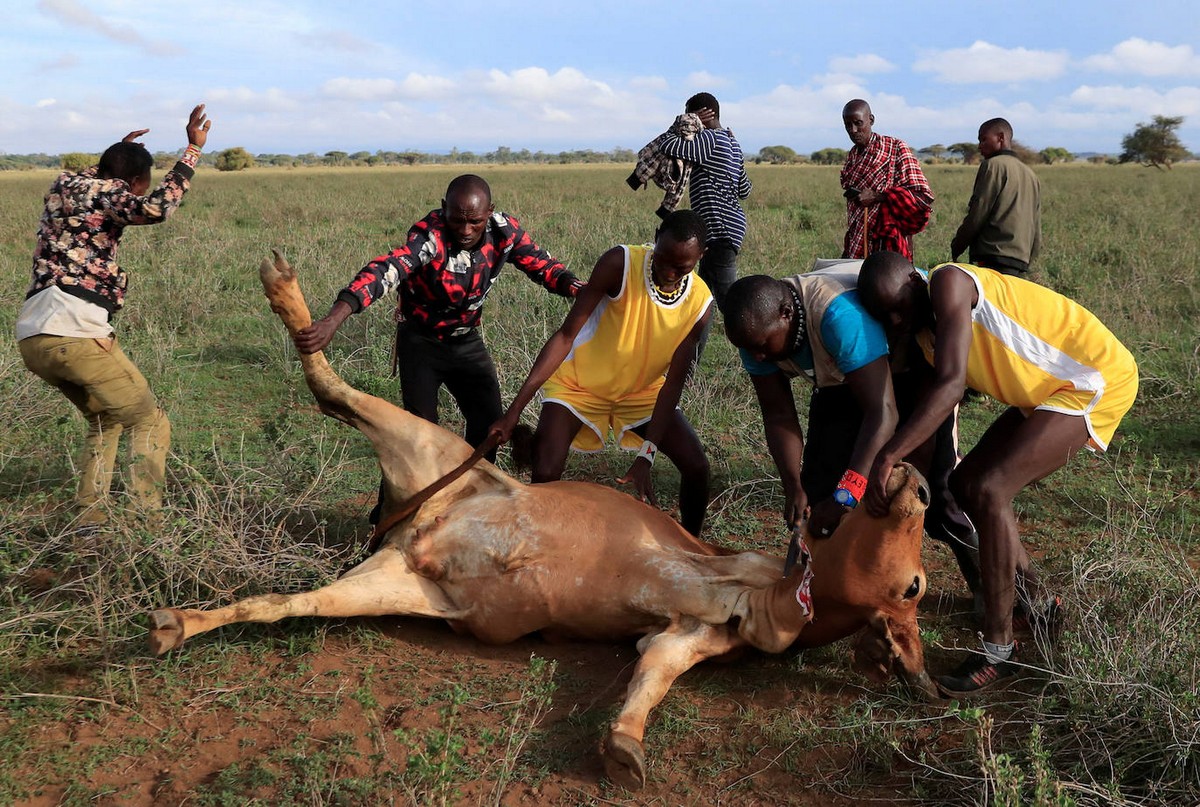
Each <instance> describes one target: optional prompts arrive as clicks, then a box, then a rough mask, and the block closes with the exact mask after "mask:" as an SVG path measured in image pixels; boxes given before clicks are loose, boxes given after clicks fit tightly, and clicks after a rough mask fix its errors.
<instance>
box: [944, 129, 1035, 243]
mask: <svg viewBox="0 0 1200 807" xmlns="http://www.w3.org/2000/svg"><path fill="white" fill-rule="evenodd" d="M1041 193H1042V191H1041V185H1040V183H1039V182H1038V178H1037V174H1035V173H1034V172H1033V169H1031V168H1030V167H1029V166H1028V165H1026V164H1025V163H1023V162H1021V161H1020V160H1019V159H1017V157H1016V155H1015V154H1013V152H1011V151H1009V150H1007V149H1006V150H1004V151H1000V152H997V153H996V154H993V155H992V156H991V157H989V158H988V159H986V160H984V161H983V164H982V165H980V166H979V172H978V173H977V174H976V175H975V189H974V191H973V192H972V194H971V203H970V205H969V206H968V207H967V215H966V216H965V217H964V218H963V221H962V224H960V225H959V227H958V232H957V233H955V234H954V240H953V241H951V242H950V254H951V255H953V256H954V258H955V259H957V258H958V256H959V255H960V254H962V252H963V251H964V250H970V261H971V263H973V264H976V265H978V264H979V263H980V261H983V262H984V264H985V265H986V263H987V260H986V259H987V258H989V257H998V258H1004V259H1007V260H1008V261H1019V262H1021V263H1024V264H1025V265H1026V266H1028V265H1029V264H1030V263H1032V261H1033V259H1034V258H1036V257H1037V254H1038V251H1039V250H1040V248H1041V244H1042V200H1041Z"/></svg>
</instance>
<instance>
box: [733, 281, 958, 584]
mask: <svg viewBox="0 0 1200 807" xmlns="http://www.w3.org/2000/svg"><path fill="white" fill-rule="evenodd" d="M861 265H862V261H857V260H835V261H817V263H816V265H815V266H814V269H813V271H811V272H807V273H805V274H801V275H795V276H792V277H787V278H783V279H781V280H780V279H776V278H772V277H767V276H765V275H753V276H749V277H745V278H742V279H741V280H739V281H737V282H736V283H734V284H733V286H732V287H731V288H730V290H729V295H728V297H727V298H726V308H725V312H724V314H725V332H726V334H727V335H728V337H729V341H730V342H732V343H733V344H734V346H735V347H737V348H738V351H739V353H740V354H741V358H742V366H743V367H745V368H746V371H747V372H748V373H749V374H750V378H751V381H752V382H753V384H754V391H755V393H756V395H757V396H758V403H759V406H760V407H761V408H762V415H763V429H764V431H765V433H766V439H767V447H768V449H769V450H770V452H771V457H772V459H773V460H774V461H775V466H776V468H777V469H778V470H779V477H780V481H781V482H782V483H783V493H784V507H783V515H784V519H785V520H786V521H787V524H788V526H789V527H790V526H792V525H794V524H795V523H796V521H797V520H798V519H799V518H800V516H801V514H802V513H803V512H804V509H805V507H807V506H808V505H809V504H810V503H811V504H812V517H811V519H810V522H809V527H810V529H811V530H812V532H813V534H814V535H818V536H821V535H830V534H832V532H833V529H834V528H835V527H836V526H837V523H838V522H839V521H840V520H841V517H842V516H843V515H844V514H845V513H846V512H848V510H849V509H850V508H852V507H854V506H856V505H857V504H858V502H859V501H860V500H861V499H862V494H863V491H864V489H865V477H866V474H867V473H868V471H869V470H870V468H871V463H872V461H873V460H874V458H875V454H876V453H877V452H878V451H879V449H880V448H881V447H882V446H883V445H884V443H886V442H887V441H888V439H889V438H890V437H891V435H892V434H893V432H895V430H896V426H897V425H898V424H899V423H900V422H901V420H902V419H903V418H904V417H906V416H907V414H908V413H909V412H910V411H911V409H912V407H913V404H914V403H915V400H916V392H917V384H916V382H915V380H914V378H915V376H916V375H917V374H919V373H920V372H921V368H914V369H913V370H909V371H906V372H901V373H897V374H896V375H895V376H893V373H892V366H891V364H890V363H889V356H888V342H887V336H886V334H885V333H884V330H883V326H882V325H880V324H879V322H877V321H876V320H875V319H873V318H872V317H871V316H870V315H869V314H868V313H867V312H866V309H864V308H863V306H862V303H861V302H860V301H859V297H858V291H857V285H858V270H859V267H860V266H861ZM916 355H919V353H918V354H916ZM798 375H803V376H806V377H807V378H808V379H809V380H811V381H812V382H813V384H814V389H813V394H812V398H811V400H810V402H809V412H808V440H807V442H806V441H805V439H804V430H802V429H801V427H800V421H799V416H798V415H797V413H796V402H795V399H794V398H793V396H792V389H791V379H792V378H795V377H796V376H798ZM953 429H954V419H953V418H948V419H947V421H946V423H945V424H943V427H942V429H940V430H939V432H938V435H937V436H936V438H935V440H934V442H933V444H932V445H931V446H928V447H927V453H926V455H925V457H921V458H913V459H915V460H916V464H917V465H918V466H920V467H921V468H922V470H926V476H927V478H928V480H929V483H930V487H931V488H932V493H933V502H932V503H931V505H930V509H929V511H928V513H927V515H926V530H927V531H928V532H929V534H930V535H931V536H933V537H934V538H936V539H938V540H941V541H945V542H946V543H948V544H950V546H951V548H952V549H953V550H954V554H955V557H956V559H957V560H958V563H959V567H960V568H961V569H962V572H963V576H964V578H966V581H967V584H968V585H969V586H970V588H971V590H972V591H973V592H974V591H976V590H977V589H978V585H979V572H978V536H977V535H976V534H975V530H974V528H973V527H972V525H971V523H970V521H969V520H968V519H967V518H966V516H965V515H963V514H962V511H961V510H959V509H958V507H957V505H956V504H955V503H954V500H953V497H951V495H950V493H949V489H948V488H947V485H946V479H947V477H948V476H949V474H950V471H951V470H952V469H953V468H954V464H955V462H956V461H957V449H956V446H955V445H954V440H953ZM929 451H932V454H929V453H928V452H929Z"/></svg>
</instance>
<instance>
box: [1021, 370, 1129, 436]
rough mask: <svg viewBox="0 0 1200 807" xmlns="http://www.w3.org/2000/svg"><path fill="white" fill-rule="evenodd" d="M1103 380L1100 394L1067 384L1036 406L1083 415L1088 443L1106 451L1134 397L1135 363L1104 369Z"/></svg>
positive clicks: (1052, 410)
mask: <svg viewBox="0 0 1200 807" xmlns="http://www.w3.org/2000/svg"><path fill="white" fill-rule="evenodd" d="M1104 381H1105V385H1104V391H1103V392H1102V393H1100V394H1099V395H1097V394H1096V392H1095V391H1094V390H1077V389H1075V388H1074V387H1066V388H1063V389H1061V390H1059V391H1058V392H1056V393H1054V394H1053V395H1051V396H1050V397H1049V398H1047V399H1046V400H1045V401H1043V402H1042V403H1041V404H1039V405H1038V406H1037V407H1035V408H1036V409H1045V410H1047V411H1050V412H1061V413H1062V414H1064V415H1075V416H1079V417H1082V418H1083V419H1084V422H1085V423H1087V430H1088V435H1089V438H1088V445H1089V446H1090V447H1091V448H1093V449H1096V450H1099V451H1107V450H1108V444H1109V442H1110V441H1111V440H1112V438H1113V434H1115V433H1116V431H1117V426H1118V425H1119V424H1120V423H1121V418H1123V417H1125V413H1126V412H1128V411H1129V408H1130V407H1131V406H1133V401H1134V399H1135V398H1137V391H1138V370H1137V365H1136V364H1134V363H1133V361H1132V360H1130V362H1129V364H1128V365H1127V366H1125V367H1121V368H1120V369H1119V370H1118V371H1116V372H1105V373H1104Z"/></svg>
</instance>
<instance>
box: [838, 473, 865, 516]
mask: <svg viewBox="0 0 1200 807" xmlns="http://www.w3.org/2000/svg"><path fill="white" fill-rule="evenodd" d="M866 492H867V478H866V477H865V476H863V475H862V474H860V473H859V472H858V471H855V470H854V469H852V468H847V469H846V472H845V473H844V474H842V478H841V481H839V482H838V486H837V490H835V491H834V492H833V499H834V501H836V502H837V503H838V504H840V505H844V506H846V507H856V506H858V503H859V502H861V501H862V498H863V495H864V494H866Z"/></svg>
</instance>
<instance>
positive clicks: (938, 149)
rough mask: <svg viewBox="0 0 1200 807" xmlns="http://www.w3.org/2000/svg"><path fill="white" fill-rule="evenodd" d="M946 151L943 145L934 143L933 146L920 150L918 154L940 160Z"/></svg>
mask: <svg viewBox="0 0 1200 807" xmlns="http://www.w3.org/2000/svg"><path fill="white" fill-rule="evenodd" d="M946 151H947V149H946V147H945V146H943V145H942V144H941V143H934V144H933V145H930V146H926V147H925V148H923V149H918V150H917V154H924V155H925V156H926V157H930V158H932V159H935V160H940V159H941V158H942V156H943V155H945V153H946Z"/></svg>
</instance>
